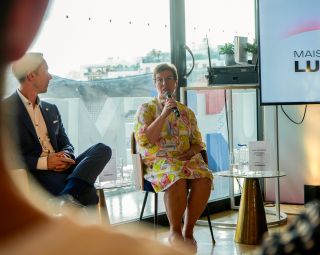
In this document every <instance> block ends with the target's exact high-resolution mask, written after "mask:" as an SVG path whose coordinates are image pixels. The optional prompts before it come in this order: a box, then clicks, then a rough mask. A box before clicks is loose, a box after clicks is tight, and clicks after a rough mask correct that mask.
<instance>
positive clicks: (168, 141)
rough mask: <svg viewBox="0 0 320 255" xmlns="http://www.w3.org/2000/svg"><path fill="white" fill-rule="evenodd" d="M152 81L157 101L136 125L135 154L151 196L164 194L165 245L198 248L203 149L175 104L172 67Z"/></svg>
mask: <svg viewBox="0 0 320 255" xmlns="http://www.w3.org/2000/svg"><path fill="white" fill-rule="evenodd" d="M153 79H154V83H155V87H156V90H157V93H158V96H157V97H156V98H154V99H153V100H151V101H150V102H147V103H144V104H142V105H141V106H140V107H139V109H138V111H137V114H136V123H135V138H136V140H137V144H138V150H139V153H140V154H141V155H142V159H143V162H144V164H145V166H146V169H145V176H144V178H145V179H146V180H148V181H150V182H151V184H152V186H153V188H154V190H155V192H160V191H164V192H165V194H164V201H165V206H166V212H167V216H168V219H169V223H170V235H169V242H170V243H172V244H175V243H179V242H181V241H185V242H187V243H190V244H192V245H194V246H195V247H196V241H195V239H194V237H193V229H194V225H195V223H196V221H197V220H198V218H199V217H200V215H201V213H202V212H203V211H204V209H205V207H206V204H207V202H208V199H209V196H210V192H211V186H212V180H213V176H212V173H211V171H210V170H209V169H208V165H207V164H206V163H205V162H204V160H203V158H202V156H201V153H200V151H201V150H203V149H204V148H205V145H204V143H203V142H202V138H201V134H200V132H199V129H198V126H197V120H196V117H195V115H194V113H193V112H192V111H191V110H190V109H189V108H188V107H187V106H185V105H183V104H181V103H179V102H177V101H175V99H174V96H173V95H174V93H175V90H176V88H177V84H178V75H177V70H176V68H175V66H173V65H170V64H159V65H158V66H157V67H156V68H155V70H154V72H153ZM168 95H169V96H168ZM171 95H172V97H171ZM174 108H175V109H178V112H179V113H180V116H177V114H175V112H173V109H174ZM178 115H179V114H178ZM183 216H184V226H183V227H182V225H181V222H182V217H183Z"/></svg>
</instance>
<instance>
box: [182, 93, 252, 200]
mask: <svg viewBox="0 0 320 255" xmlns="http://www.w3.org/2000/svg"><path fill="white" fill-rule="evenodd" d="M230 93H232V95H231V94H230ZM231 97H232V106H231ZM187 102H188V106H189V107H190V108H191V109H192V110H193V111H194V113H195V114H196V117H197V120H198V126H199V129H200V132H201V134H202V139H203V141H204V142H205V143H206V146H207V154H208V163H209V168H210V169H211V170H212V171H213V172H214V173H215V172H219V171H225V170H228V169H229V163H230V151H229V139H228V138H229V137H228V132H232V134H233V147H234V149H235V150H236V149H238V148H240V146H241V145H248V144H249V141H256V139H257V128H256V123H257V117H256V90H255V89H248V90H240V89H239V90H238V89H233V90H224V89H218V88H217V87H208V88H203V87H202V88H201V89H200V88H199V87H194V88H192V89H189V90H188V91H187ZM230 107H232V109H229V108H230ZM231 112H232V115H233V116H232V119H233V122H232V123H229V122H228V120H227V118H228V117H227V116H229V115H230V113H231ZM231 124H232V125H231ZM232 127H233V130H231V128H232ZM243 148H244V147H243ZM231 156H232V155H231ZM240 185H242V181H241V180H240V181H239V182H238V181H237V180H234V193H235V194H237V193H239V192H240V191H241V188H240ZM227 196H229V180H228V178H225V177H219V176H215V180H214V191H213V192H212V194H211V198H210V199H219V198H223V197H227Z"/></svg>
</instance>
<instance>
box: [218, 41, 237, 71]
mask: <svg viewBox="0 0 320 255" xmlns="http://www.w3.org/2000/svg"><path fill="white" fill-rule="evenodd" d="M219 54H220V55H225V64H226V66H231V65H234V64H235V63H236V62H235V60H234V45H233V44H232V43H225V44H224V45H223V46H222V47H221V48H220V51H219Z"/></svg>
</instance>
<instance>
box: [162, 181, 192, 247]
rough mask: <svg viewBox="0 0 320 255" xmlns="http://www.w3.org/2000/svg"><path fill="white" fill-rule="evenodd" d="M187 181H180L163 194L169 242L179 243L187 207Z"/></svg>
mask: <svg viewBox="0 0 320 255" xmlns="http://www.w3.org/2000/svg"><path fill="white" fill-rule="evenodd" d="M187 195H188V191H187V181H186V180H184V179H181V180H179V181H177V182H176V183H175V184H173V185H172V186H171V187H170V188H168V189H167V190H166V191H165V193H164V203H165V206H166V212H167V216H168V220H169V223H170V236H169V241H170V242H172V243H173V242H175V241H181V240H182V239H183V237H182V230H181V222H182V217H183V214H184V212H185V210H186V206H187Z"/></svg>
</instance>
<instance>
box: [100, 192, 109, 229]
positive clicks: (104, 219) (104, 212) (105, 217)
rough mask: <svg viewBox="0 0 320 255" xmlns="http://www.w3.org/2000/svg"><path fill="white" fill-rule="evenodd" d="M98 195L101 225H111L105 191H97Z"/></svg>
mask: <svg viewBox="0 0 320 255" xmlns="http://www.w3.org/2000/svg"><path fill="white" fill-rule="evenodd" d="M97 195H98V197H99V203H98V205H97V209H98V213H99V218H100V220H101V223H102V224H106V225H110V220H109V214H108V208H107V204H106V199H105V196H104V191H103V189H100V188H99V189H97Z"/></svg>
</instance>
